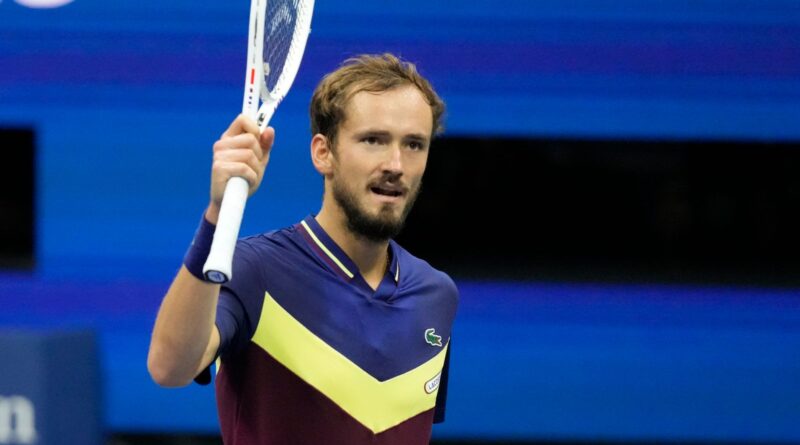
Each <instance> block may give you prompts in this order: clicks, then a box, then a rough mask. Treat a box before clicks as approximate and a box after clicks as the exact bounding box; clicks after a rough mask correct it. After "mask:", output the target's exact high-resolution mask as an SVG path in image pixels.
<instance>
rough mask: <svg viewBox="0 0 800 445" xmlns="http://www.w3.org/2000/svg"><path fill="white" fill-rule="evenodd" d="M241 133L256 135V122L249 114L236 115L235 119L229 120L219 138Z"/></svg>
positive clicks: (257, 131) (257, 130) (257, 132)
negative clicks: (229, 123) (227, 125)
mask: <svg viewBox="0 0 800 445" xmlns="http://www.w3.org/2000/svg"><path fill="white" fill-rule="evenodd" d="M242 133H250V134H253V135H254V136H256V137H257V136H258V134H259V129H258V124H256V122H255V121H254V120H253V119H251V118H250V117H249V116H245V115H244V114H240V115H238V116H236V119H234V120H233V122H231V125H230V126H229V127H228V129H227V130H225V132H224V133H222V137H221V138H226V137H230V136H236V135H240V134H242Z"/></svg>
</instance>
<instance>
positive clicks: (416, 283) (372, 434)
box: [216, 216, 458, 445]
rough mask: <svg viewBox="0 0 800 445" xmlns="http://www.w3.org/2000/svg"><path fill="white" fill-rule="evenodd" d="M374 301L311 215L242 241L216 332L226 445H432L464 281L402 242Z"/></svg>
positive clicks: (392, 246) (393, 244)
mask: <svg viewBox="0 0 800 445" xmlns="http://www.w3.org/2000/svg"><path fill="white" fill-rule="evenodd" d="M388 254H389V255H390V259H391V261H390V263H389V267H388V269H387V271H386V274H385V276H384V277H383V280H382V281H381V283H380V285H379V286H378V288H377V289H376V290H373V289H372V288H371V287H370V286H369V285H368V284H367V282H366V281H365V280H364V278H363V277H362V276H361V274H360V273H359V271H358V268H357V267H356V265H355V264H354V263H353V261H352V260H351V259H350V258H348V256H347V255H346V254H345V253H344V251H342V250H341V249H340V248H339V246H338V245H336V243H335V242H333V240H332V239H331V238H330V237H329V236H328V235H327V234H326V233H325V231H324V230H323V229H322V227H321V226H320V225H319V224H318V223H317V221H316V220H315V219H314V217H313V216H309V217H307V218H306V219H305V220H303V221H301V222H300V223H298V224H296V225H294V226H292V227H288V228H285V229H282V230H277V231H273V232H269V233H265V234H262V235H258V236H253V237H249V238H244V239H242V240H240V241H239V243H238V245H237V248H236V253H235V256H234V268H233V279H232V280H231V282H229V283H228V284H227V285H225V286H223V288H222V291H221V293H220V300H219V305H218V309H217V320H216V324H217V327H218V329H219V332H220V338H221V340H220V349H219V355H220V361H219V362H218V365H219V367H218V373H217V379H216V390H217V405H218V410H219V417H220V425H221V429H222V435H223V439H224V441H225V443H226V444H239V445H242V444H247V445H249V444H256V443H257V444H272V443H275V444H291V443H298V444H312V443H326V444H348V445H358V444H367V443H369V444H403V445H413V444H427V443H428V442H429V440H430V434H431V425H432V423H433V422H434V420H437V421H441V420H443V418H444V405H445V399H446V382H447V369H448V362H449V346H450V330H451V326H452V324H453V319H454V317H455V313H456V306H457V303H458V291H457V289H456V286H455V284H454V282H453V281H452V280H451V279H450V277H448V276H447V275H446V274H445V273H443V272H440V271H438V270H436V269H434V268H433V267H431V266H430V265H429V264H428V263H426V262H425V261H423V260H420V259H418V258H416V257H414V256H413V255H411V254H410V253H408V252H407V251H406V250H405V249H403V248H402V247H400V245H398V244H397V243H396V242H394V241H390V242H389V252H388Z"/></svg>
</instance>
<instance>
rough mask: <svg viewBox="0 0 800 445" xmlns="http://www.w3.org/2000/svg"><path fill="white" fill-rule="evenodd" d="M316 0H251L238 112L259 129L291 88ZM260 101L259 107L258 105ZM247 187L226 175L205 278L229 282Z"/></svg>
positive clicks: (204, 269)
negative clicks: (241, 96) (249, 118)
mask: <svg viewBox="0 0 800 445" xmlns="http://www.w3.org/2000/svg"><path fill="white" fill-rule="evenodd" d="M313 10H314V0H269V1H267V0H251V3H250V31H249V33H248V42H247V74H246V77H245V85H244V100H243V102H242V113H243V114H245V115H247V116H250V117H252V118H253V120H255V121H256V123H258V126H259V128H260V129H261V131H263V130H264V129H265V128H266V127H267V124H268V123H269V120H270V118H272V115H273V113H275V109H276V108H277V107H278V104H279V103H280V102H281V100H282V99H283V98H284V97H285V96H286V93H288V92H289V88H290V87H291V86H292V82H294V78H295V76H296V75H297V69H298V68H299V67H300V60H301V59H302V58H303V51H304V50H305V47H306V41H307V40H308V34H309V32H310V31H311V14H312V12H313ZM259 103H260V104H261V106H259ZM248 190H249V186H248V184H247V181H246V180H245V179H244V178H239V177H234V178H231V179H229V180H228V183H227V184H226V186H225V193H224V194H223V196H222V205H221V206H220V212H219V220H218V221H217V229H216V231H215V232H214V240H213V242H212V243H211V251H210V252H209V254H208V258H207V259H206V263H205V265H204V266H203V274H204V275H205V277H206V279H207V280H209V281H211V282H214V283H225V282H227V281H229V280H230V279H231V278H232V276H233V274H232V266H233V251H234V249H235V247H236V240H237V238H238V237H239V227H240V226H241V224H242V216H243V215H244V207H245V203H246V202H247V193H248Z"/></svg>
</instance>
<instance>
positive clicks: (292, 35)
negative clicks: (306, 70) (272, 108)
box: [263, 0, 313, 97]
mask: <svg viewBox="0 0 800 445" xmlns="http://www.w3.org/2000/svg"><path fill="white" fill-rule="evenodd" d="M309 3H310V5H309ZM312 7H313V1H312V2H309V1H306V0H270V1H269V3H268V7H267V17H266V20H265V21H264V54H263V55H264V83H265V85H266V87H267V92H269V93H270V94H272V95H273V96H276V97H281V96H283V94H285V91H281V90H284V89H288V85H284V84H285V83H287V82H286V79H284V78H285V77H286V72H287V70H286V69H285V66H286V64H287V63H292V62H290V61H292V60H294V58H299V57H302V51H303V48H302V47H303V46H304V45H299V44H298V43H297V40H298V39H297V35H298V31H300V30H301V29H302V27H301V26H298V21H302V20H305V17H303V16H304V14H309V11H310V9H311V8H312ZM306 32H307V31H306ZM298 47H299V48H298ZM298 52H299V54H298ZM298 62H299V61H298ZM288 82H291V79H289V80H288Z"/></svg>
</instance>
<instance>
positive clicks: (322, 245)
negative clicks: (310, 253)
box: [300, 221, 354, 278]
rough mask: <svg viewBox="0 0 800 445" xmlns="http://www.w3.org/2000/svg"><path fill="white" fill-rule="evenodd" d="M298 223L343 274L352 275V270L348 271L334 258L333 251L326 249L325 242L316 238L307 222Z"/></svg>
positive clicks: (349, 276)
mask: <svg viewBox="0 0 800 445" xmlns="http://www.w3.org/2000/svg"><path fill="white" fill-rule="evenodd" d="M300 224H302V225H303V227H305V229H306V232H308V234H309V235H311V239H313V240H314V242H315V243H317V246H319V248H320V249H322V251H323V252H325V254H326V255H328V256H329V257H330V259H332V260H333V262H334V263H336V265H337V266H339V267H340V268H341V269H342V270H343V271H344V273H345V275H347V277H348V278H353V276H354V275H353V272H350V270H349V269H347V268H346V267H344V264H342V262H341V261H339V258H336V256H335V255H334V254H333V253H331V251H330V250H328V248H327V247H325V244H322V241H320V240H319V238H317V235H315V234H314V232H313V231H312V230H311V227H308V224H306V222H305V221H300Z"/></svg>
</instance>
